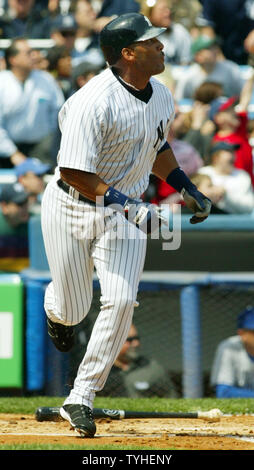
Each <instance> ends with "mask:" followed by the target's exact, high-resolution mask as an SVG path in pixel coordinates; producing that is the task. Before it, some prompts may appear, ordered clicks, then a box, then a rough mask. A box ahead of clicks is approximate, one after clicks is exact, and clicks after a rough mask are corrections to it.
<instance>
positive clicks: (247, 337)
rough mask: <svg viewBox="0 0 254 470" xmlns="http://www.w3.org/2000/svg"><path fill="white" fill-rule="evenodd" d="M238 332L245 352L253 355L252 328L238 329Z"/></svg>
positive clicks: (253, 336)
mask: <svg viewBox="0 0 254 470" xmlns="http://www.w3.org/2000/svg"><path fill="white" fill-rule="evenodd" d="M238 334H239V335H240V336H241V339H242V342H243V344H244V346H245V348H246V350H247V352H248V353H249V354H250V355H251V356H254V330H247V329H246V330H245V329H239V330H238Z"/></svg>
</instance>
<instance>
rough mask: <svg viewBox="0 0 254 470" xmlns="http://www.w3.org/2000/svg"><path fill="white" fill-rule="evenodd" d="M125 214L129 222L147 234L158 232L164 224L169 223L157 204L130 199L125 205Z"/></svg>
mask: <svg viewBox="0 0 254 470" xmlns="http://www.w3.org/2000/svg"><path fill="white" fill-rule="evenodd" d="M124 213H125V217H126V219H128V220H129V222H131V223H133V224H134V225H136V227H138V228H139V229H140V230H142V232H145V233H147V234H151V233H152V232H154V231H155V230H157V229H158V228H159V227H160V226H161V224H162V223H164V224H166V223H167V221H166V219H165V218H164V217H163V215H162V213H161V210H160V208H158V207H157V206H156V205H155V204H149V203H146V202H138V201H135V200H133V199H128V200H127V201H126V204H125V205H124Z"/></svg>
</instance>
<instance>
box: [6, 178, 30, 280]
mask: <svg viewBox="0 0 254 470" xmlns="http://www.w3.org/2000/svg"><path fill="white" fill-rule="evenodd" d="M28 220H29V210H28V194H27V193H26V192H25V191H24V188H23V186H22V185H20V184H19V183H14V184H4V185H3V186H2V187H1V188H0V270H2V271H8V272H19V271H21V270H22V269H25V268H27V267H28V266H29V258H28V255H29V253H28Z"/></svg>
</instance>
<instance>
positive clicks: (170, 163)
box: [152, 148, 179, 181]
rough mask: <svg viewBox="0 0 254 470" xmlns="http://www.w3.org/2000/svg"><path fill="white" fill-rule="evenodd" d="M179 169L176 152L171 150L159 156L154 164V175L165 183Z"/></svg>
mask: <svg viewBox="0 0 254 470" xmlns="http://www.w3.org/2000/svg"><path fill="white" fill-rule="evenodd" d="M178 167H179V163H178V162H177V160H176V158H175V155H174V152H173V150H172V149H171V148H168V149H166V150H164V152H161V153H159V154H158V155H157V157H156V160H155V162H154V164H153V168H152V173H153V174H154V175H155V176H157V177H158V178H160V179H161V180H163V181H166V179H167V177H168V175H169V174H170V173H171V171H173V170H174V169H175V168H178Z"/></svg>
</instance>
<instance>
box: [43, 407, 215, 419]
mask: <svg viewBox="0 0 254 470" xmlns="http://www.w3.org/2000/svg"><path fill="white" fill-rule="evenodd" d="M93 416H94V418H95V419H98V418H110V419H135V418H189V419H190V418H191V419H195V418H201V419H206V420H209V421H218V420H219V419H220V417H221V416H222V413H221V411H220V410H219V409H217V408H215V409H212V410H210V411H195V412H187V413H177V412H160V411H127V410H110V409H103V408H94V409H93ZM35 418H36V420H37V421H60V420H62V417H61V415H60V408H59V407H48V406H42V407H40V408H37V410H36V412H35Z"/></svg>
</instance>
